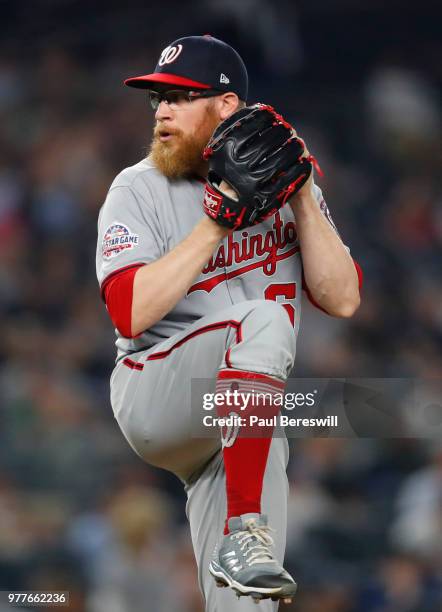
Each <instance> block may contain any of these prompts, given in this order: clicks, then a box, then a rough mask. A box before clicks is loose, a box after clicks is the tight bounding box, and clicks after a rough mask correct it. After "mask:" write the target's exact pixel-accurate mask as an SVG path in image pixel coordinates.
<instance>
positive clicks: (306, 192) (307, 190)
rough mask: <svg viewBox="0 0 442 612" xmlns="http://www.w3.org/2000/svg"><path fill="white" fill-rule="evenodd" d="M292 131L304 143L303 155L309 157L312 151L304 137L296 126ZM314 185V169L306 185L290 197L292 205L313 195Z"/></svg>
mask: <svg viewBox="0 0 442 612" xmlns="http://www.w3.org/2000/svg"><path fill="white" fill-rule="evenodd" d="M292 131H293V135H294V136H297V137H298V138H299V139H300V140H302V142H303V143H304V153H303V155H302V157H309V156H310V151H309V150H308V149H307V145H306V144H305V141H304V139H303V138H301V136H298V134H297V133H296V130H295V128H293V130H292ZM312 187H313V171H312V172H311V173H310V176H309V177H308V179H307V180H306V182H305V183H304V185H303V186H302V187H301V189H300V190H299V191H297V192H296V193H295V194H294V195H292V196H291V198H289V200H288V202H289V204H290V206H293V205H295V204H296V203H297V202H299V201H301V200H303V199H304V198H305V197H306V196H307V197H310V196H311V195H313V189H312Z"/></svg>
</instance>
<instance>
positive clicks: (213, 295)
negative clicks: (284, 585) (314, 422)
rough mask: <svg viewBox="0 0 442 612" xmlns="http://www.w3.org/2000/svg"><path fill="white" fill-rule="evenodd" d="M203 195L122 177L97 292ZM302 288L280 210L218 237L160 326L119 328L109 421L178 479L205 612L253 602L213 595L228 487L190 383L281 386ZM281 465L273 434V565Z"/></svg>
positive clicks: (128, 174)
mask: <svg viewBox="0 0 442 612" xmlns="http://www.w3.org/2000/svg"><path fill="white" fill-rule="evenodd" d="M314 190H315V196H316V199H317V202H318V206H320V208H321V210H322V212H323V214H325V215H326V216H327V218H328V219H329V221H330V223H332V225H333V222H332V221H331V218H330V215H329V213H328V210H327V207H326V205H325V202H324V201H323V198H322V193H321V190H320V189H319V188H318V187H317V186H315V187H314ZM203 198H204V185H203V182H202V181H200V180H198V179H194V180H178V181H169V180H168V179H167V178H165V177H164V176H163V175H162V174H160V173H159V172H158V170H157V169H156V168H155V167H154V166H153V165H152V164H151V163H150V162H149V161H148V160H143V161H141V162H139V163H138V164H136V165H135V166H132V167H130V168H127V169H125V170H123V172H121V173H120V174H119V175H118V176H117V177H116V179H115V180H114V182H113V183H112V185H111V187H110V189H109V193H108V195H107V198H106V201H105V203H104V205H103V207H102V209H101V211H100V216H99V223H98V245H97V260H96V263H97V276H98V280H99V282H100V285H101V287H102V289H103V288H104V286H105V284H106V282H107V281H108V280H109V279H111V278H112V277H113V275H115V274H117V273H118V272H119V271H121V270H124V269H128V268H130V267H131V266H139V265H142V264H148V263H150V262H153V261H155V260H157V259H158V258H160V257H161V256H163V255H165V254H166V253H167V252H169V251H170V250H171V249H173V248H174V247H175V246H176V245H177V244H178V243H179V242H181V241H182V240H183V239H184V238H185V237H186V236H187V235H189V234H190V232H191V231H192V229H193V228H194V227H195V225H196V223H197V222H198V221H199V220H200V219H201V218H202V217H203V216H204V214H205V213H204V212H203V207H202V204H203ZM301 289H302V263H301V257H300V252H299V245H298V241H297V234H296V225H295V219H294V216H293V212H292V210H291V208H290V207H289V206H285V207H283V208H282V209H281V210H280V211H279V212H278V213H277V214H276V215H275V216H274V217H272V218H270V219H268V220H266V221H265V222H264V223H262V224H260V225H257V226H255V227H252V228H248V229H246V230H242V231H237V232H234V233H233V234H232V235H230V236H228V237H226V238H225V239H224V240H223V241H222V242H221V243H220V245H219V246H218V248H217V249H216V250H215V252H214V253H213V255H212V257H211V258H210V260H209V261H208V262H207V264H206V265H205V267H204V269H203V270H202V271H201V274H200V275H199V276H198V277H197V278H196V279H195V281H194V283H193V285H192V286H191V287H190V288H189V290H188V292H187V295H186V296H185V297H184V298H183V299H182V300H180V301H179V302H178V303H177V304H176V306H175V307H174V308H173V309H172V310H171V311H170V312H169V313H168V314H167V315H166V316H165V317H164V319H163V320H161V321H159V322H157V323H156V324H155V325H153V326H152V327H151V328H150V329H148V330H146V331H145V332H144V333H142V334H141V335H140V336H139V337H137V338H134V339H132V338H125V337H123V336H122V335H121V334H120V333H119V332H118V331H117V332H116V333H117V347H118V359H117V364H116V367H115V369H114V371H113V373H112V377H111V403H112V408H113V411H114V415H115V418H116V419H117V421H118V424H119V426H120V428H121V430H122V432H123V433H124V435H125V437H126V438H127V440H128V442H129V444H130V445H131V446H132V448H133V449H134V450H135V452H137V453H138V454H139V455H140V457H142V458H143V459H144V460H145V461H146V462H148V463H151V464H153V465H158V466H160V467H163V468H165V469H167V470H170V471H172V472H174V473H175V474H176V475H178V476H179V477H180V478H181V479H182V480H183V481H184V482H185V489H186V494H187V498H188V503H187V507H186V512H187V516H188V519H189V523H190V529H191V535H192V542H193V547H194V551H195V557H196V561H197V564H198V578H199V584H200V587H201V591H202V593H203V597H204V600H205V609H206V612H222V611H224V610H226V609H231V610H235V612H252V611H253V610H256V606H255V604H254V603H253V601H252V600H251V599H250V598H249V597H247V598H242V599H241V601H237V600H236V598H235V596H234V593H233V591H232V590H231V589H217V588H216V587H215V583H214V580H213V578H212V577H211V576H210V575H209V572H208V564H209V561H210V558H211V555H212V553H213V550H214V547H215V545H216V544H217V542H218V538H219V537H220V535H221V534H222V531H223V525H224V520H225V516H226V482H225V472H224V466H223V461H222V454H221V453H220V446H221V444H220V440H219V439H217V438H216V437H215V438H209V439H208V438H204V439H200V438H198V437H195V435H194V432H193V430H192V417H193V416H194V412H192V410H193V411H194V410H195V409H196V410H199V409H201V406H200V405H198V406H196V407H195V406H192V401H193V402H194V403H195V400H194V398H193V397H192V395H191V392H190V381H191V379H192V378H199V379H204V380H207V381H208V384H210V381H214V380H216V378H217V375H218V373H219V371H220V370H222V369H225V368H233V369H235V370H243V371H251V372H256V373H260V374H265V375H271V376H274V377H277V378H279V379H281V380H285V379H286V378H287V376H288V374H289V372H290V370H291V368H292V367H293V363H294V358H295V352H296V336H297V330H298V327H299V320H300V303H301V300H300V297H301ZM277 302H279V303H280V305H279V304H278V303H277ZM282 307H283V308H284V309H285V311H287V314H288V315H289V317H287V314H286V312H285V311H284V310H283V308H282ZM226 351H227V352H226ZM227 355H229V359H228V362H227ZM287 461H288V445H287V440H286V439H285V438H283V437H275V438H274V439H273V440H272V443H271V448H270V453H269V458H268V461H267V465H266V470H265V476H264V486H263V490H262V497H261V505H262V511H263V512H265V513H266V514H268V516H269V522H270V524H271V525H272V526H273V528H276V534H275V552H276V555H277V558H278V559H279V561H280V562H281V563H282V562H283V557H284V550H285V537H286V508H287V496H288V482H287V476H286V471H285V470H286V466H287ZM277 607H278V604H277V603H274V602H271V601H270V600H266V601H265V602H262V603H261V604H260V610H261V612H275V611H276V609H277Z"/></svg>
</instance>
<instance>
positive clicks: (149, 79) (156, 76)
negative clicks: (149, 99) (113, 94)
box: [124, 72, 211, 89]
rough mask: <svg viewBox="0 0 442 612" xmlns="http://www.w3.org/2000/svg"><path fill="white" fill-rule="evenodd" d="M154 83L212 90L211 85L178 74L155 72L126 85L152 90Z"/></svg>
mask: <svg viewBox="0 0 442 612" xmlns="http://www.w3.org/2000/svg"><path fill="white" fill-rule="evenodd" d="M153 83H167V84H168V85H177V86H178V87H195V88H197V89H210V87H211V86H210V85H207V84H206V83H199V82H198V81H192V79H186V77H182V76H178V75H177V74H167V73H165V72H154V73H152V74H146V75H144V76H138V77H132V78H130V79H126V80H125V81H124V84H125V85H127V86H128V87H136V88H137V89H150V86H151V85H152V84H153Z"/></svg>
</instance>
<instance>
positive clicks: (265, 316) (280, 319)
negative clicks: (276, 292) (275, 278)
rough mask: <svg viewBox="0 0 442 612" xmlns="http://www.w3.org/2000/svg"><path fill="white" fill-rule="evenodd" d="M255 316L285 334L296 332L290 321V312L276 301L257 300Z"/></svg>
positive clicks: (254, 309) (254, 310)
mask: <svg viewBox="0 0 442 612" xmlns="http://www.w3.org/2000/svg"><path fill="white" fill-rule="evenodd" d="M253 312H254V314H255V317H256V318H258V319H260V320H261V321H263V322H264V321H265V323H266V324H267V325H269V326H271V327H274V328H275V329H276V330H277V331H278V330H279V331H281V332H283V333H284V334H294V329H293V326H292V323H291V321H290V317H289V314H288V312H287V310H286V309H285V308H284V306H281V304H278V303H277V302H274V301H273V300H259V301H258V300H257V301H255V306H254V308H253Z"/></svg>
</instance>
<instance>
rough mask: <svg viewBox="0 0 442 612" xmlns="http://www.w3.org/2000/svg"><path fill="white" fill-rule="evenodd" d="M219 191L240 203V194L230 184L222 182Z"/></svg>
mask: <svg viewBox="0 0 442 612" xmlns="http://www.w3.org/2000/svg"><path fill="white" fill-rule="evenodd" d="M218 189H219V190H220V191H221V192H222V193H223V194H224V195H226V196H227V197H228V198H231V199H232V200H236V201H238V194H237V193H236V191H235V190H234V189H232V187H230V185H229V183H226V181H221V183H220V184H219V185H218Z"/></svg>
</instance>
